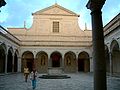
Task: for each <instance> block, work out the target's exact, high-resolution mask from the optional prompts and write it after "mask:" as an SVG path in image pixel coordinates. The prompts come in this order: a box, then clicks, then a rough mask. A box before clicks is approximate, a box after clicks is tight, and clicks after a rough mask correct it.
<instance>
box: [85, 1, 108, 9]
mask: <svg viewBox="0 0 120 90" xmlns="http://www.w3.org/2000/svg"><path fill="white" fill-rule="evenodd" d="M105 1H106V0H89V1H88V3H87V5H86V7H87V9H90V10H91V11H95V10H101V9H102V7H103V5H104V3H105Z"/></svg>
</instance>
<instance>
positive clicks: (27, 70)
mask: <svg viewBox="0 0 120 90" xmlns="http://www.w3.org/2000/svg"><path fill="white" fill-rule="evenodd" d="M28 75H29V68H27V67H25V68H24V76H25V82H27V79H28Z"/></svg>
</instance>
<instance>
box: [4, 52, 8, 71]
mask: <svg viewBox="0 0 120 90" xmlns="http://www.w3.org/2000/svg"><path fill="white" fill-rule="evenodd" d="M5 55H6V56H5V73H7V59H8V54H7V52H6V53H5Z"/></svg>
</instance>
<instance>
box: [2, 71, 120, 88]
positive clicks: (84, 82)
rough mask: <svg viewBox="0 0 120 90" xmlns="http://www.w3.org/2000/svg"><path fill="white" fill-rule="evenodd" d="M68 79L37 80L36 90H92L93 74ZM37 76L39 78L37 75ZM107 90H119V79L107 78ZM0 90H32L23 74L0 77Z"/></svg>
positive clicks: (78, 74)
mask: <svg viewBox="0 0 120 90" xmlns="http://www.w3.org/2000/svg"><path fill="white" fill-rule="evenodd" d="M68 75H69V76H71V78H68V79H42V78H38V79H37V88H36V90H93V74H92V73H87V74H85V73H77V74H68ZM38 76H41V74H40V75H38ZM107 87H108V89H107V90H120V78H118V77H107ZM0 90H32V87H31V80H30V79H29V80H28V82H27V83H26V82H24V77H23V74H21V73H17V74H8V75H0Z"/></svg>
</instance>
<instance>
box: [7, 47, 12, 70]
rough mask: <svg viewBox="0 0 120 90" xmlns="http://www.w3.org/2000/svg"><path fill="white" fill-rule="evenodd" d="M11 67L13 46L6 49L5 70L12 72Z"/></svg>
mask: <svg viewBox="0 0 120 90" xmlns="http://www.w3.org/2000/svg"><path fill="white" fill-rule="evenodd" d="M12 69H13V48H12V47H10V48H9V49H8V54H7V72H12Z"/></svg>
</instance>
